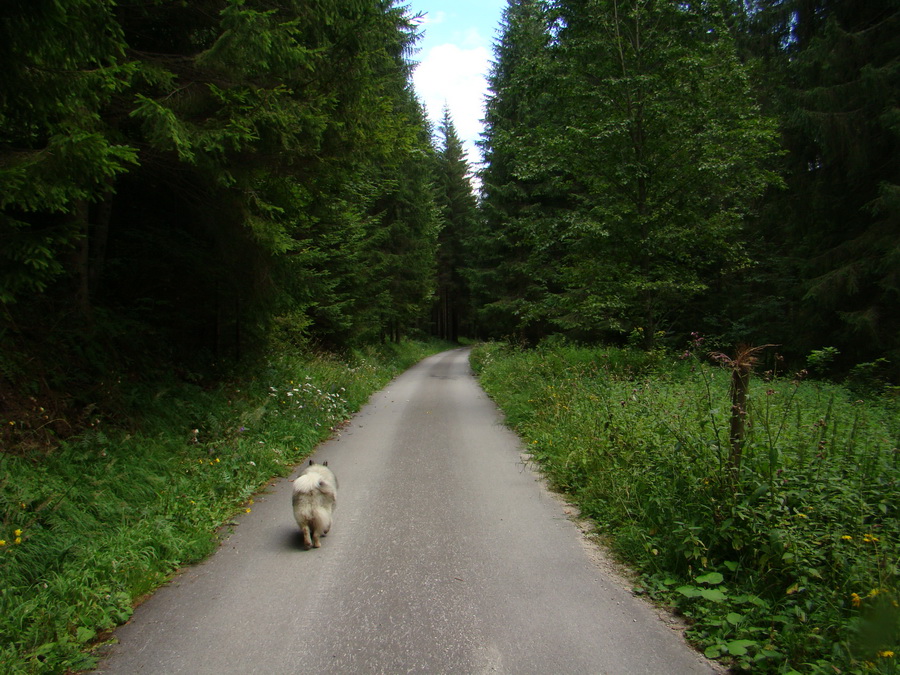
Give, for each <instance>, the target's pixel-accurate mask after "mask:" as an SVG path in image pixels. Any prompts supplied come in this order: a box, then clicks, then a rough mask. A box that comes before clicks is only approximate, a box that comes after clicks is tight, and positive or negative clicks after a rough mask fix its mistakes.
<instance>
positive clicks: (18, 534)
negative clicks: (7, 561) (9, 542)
mask: <svg viewBox="0 0 900 675" xmlns="http://www.w3.org/2000/svg"><path fill="white" fill-rule="evenodd" d="M13 534H14V535H16V536H17V537H21V536H22V530H16V531H15V532H13Z"/></svg>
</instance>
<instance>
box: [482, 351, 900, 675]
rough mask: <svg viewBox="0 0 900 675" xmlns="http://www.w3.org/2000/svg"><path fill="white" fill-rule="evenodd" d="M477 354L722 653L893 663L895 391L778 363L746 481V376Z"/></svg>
mask: <svg viewBox="0 0 900 675" xmlns="http://www.w3.org/2000/svg"><path fill="white" fill-rule="evenodd" d="M698 339H699V338H698ZM692 348H693V346H692ZM472 363H473V367H474V368H475V370H476V371H477V372H478V373H479V376H480V379H481V382H482V384H483V385H484V387H485V388H486V390H487V391H488V393H489V394H490V395H491V396H492V397H493V398H494V399H495V400H496V401H497V402H498V404H499V405H500V406H501V407H502V408H503V409H504V411H505V412H506V414H507V419H508V420H509V423H510V424H511V425H512V426H513V427H514V428H516V429H517V431H518V432H519V433H520V434H521V435H522V437H523V439H524V441H525V442H526V443H527V445H528V448H529V450H530V452H531V455H532V457H533V458H534V459H535V461H537V462H538V463H539V465H540V467H541V468H542V470H543V471H544V472H545V473H546V475H547V476H548V478H549V480H550V481H551V482H552V483H553V484H554V485H555V486H557V487H558V488H560V489H562V490H564V491H565V492H566V493H567V494H569V495H570V496H571V498H572V499H574V500H575V501H576V503H577V504H578V506H579V508H580V509H581V511H582V513H584V514H586V515H588V516H589V517H591V518H592V519H594V521H595V522H596V524H597V526H598V528H599V530H600V531H601V532H603V533H605V534H607V535H608V536H609V537H610V538H611V541H612V545H613V547H614V549H615V550H616V551H617V552H619V553H620V554H621V555H622V556H623V558H624V559H626V560H627V561H628V562H629V563H630V564H631V565H633V566H634V567H635V568H636V569H637V570H639V571H640V572H641V574H642V582H641V587H642V588H643V590H644V592H647V593H650V594H651V595H653V596H654V597H658V598H660V599H665V600H667V601H668V602H670V603H672V604H674V605H675V606H677V607H678V609H679V610H680V611H681V612H683V613H684V614H685V615H686V616H687V617H689V618H690V620H691V624H692V625H691V628H690V631H689V636H690V637H691V639H693V640H695V641H696V642H697V643H698V644H699V645H701V646H702V648H703V649H704V650H706V653H707V655H708V656H711V657H714V658H719V657H722V658H726V659H728V660H731V661H732V662H733V663H734V664H735V665H737V666H738V667H740V668H745V669H749V670H752V671H753V672H788V671H790V670H792V669H793V670H795V671H797V672H822V669H823V668H825V667H826V664H830V665H833V666H835V667H838V668H841V669H842V670H843V671H844V672H879V671H880V672H891V670H890V668H891V667H892V666H891V664H892V663H893V661H891V660H890V659H889V658H887V657H879V654H880V653H887V652H890V651H894V652H897V651H898V647H900V613H898V611H897V609H896V605H897V603H898V602H900V568H898V564H897V561H898V560H900V512H898V510H897V504H896V491H897V486H898V480H900V465H898V463H897V453H896V447H897V442H898V438H900V436H898V434H900V427H898V419H900V416H898V414H897V413H898V411H897V407H896V401H894V400H893V399H890V398H883V399H873V400H870V401H866V402H864V401H860V400H858V396H857V395H855V394H851V393H850V392H848V391H847V390H846V389H844V388H842V387H840V386H837V385H833V384H828V383H821V382H812V381H809V382H801V381H799V380H796V379H792V378H790V377H784V376H778V375H777V374H774V373H766V374H765V375H763V376H761V377H758V378H756V379H754V380H752V381H751V385H750V389H749V394H748V404H747V405H748V409H747V419H746V437H745V443H744V447H743V459H742V463H741V465H740V472H739V474H738V476H737V479H736V481H735V480H734V479H733V478H732V477H731V475H730V472H729V471H728V467H729V463H728V462H729V454H730V439H729V418H730V414H731V410H730V407H731V405H730V397H729V379H730V373H729V372H727V371H725V370H723V369H721V368H717V367H714V366H712V365H707V364H704V363H701V362H699V361H698V360H696V359H695V358H693V357H692V356H690V354H683V355H682V357H680V358H679V357H676V356H673V355H665V354H664V353H662V352H654V353H649V354H648V353H645V352H639V351H632V350H630V349H629V350H622V349H615V348H596V347H595V348H588V347H573V346H567V345H565V344H560V343H557V344H554V345H550V344H548V345H547V346H540V347H538V348H537V349H534V350H530V351H522V350H518V349H514V348H511V347H508V346H504V345H500V344H493V343H492V344H487V345H482V346H479V347H477V348H476V349H475V351H474V352H473V355H472ZM866 664H872V665H871V666H869V665H866ZM829 667H830V666H829ZM867 669H868V670H867Z"/></svg>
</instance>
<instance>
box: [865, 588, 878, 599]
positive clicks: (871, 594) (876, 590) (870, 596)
mask: <svg viewBox="0 0 900 675" xmlns="http://www.w3.org/2000/svg"><path fill="white" fill-rule="evenodd" d="M879 593H881V589H880V588H873V589H872V590H871V591H869V592H868V594H867V595H866V597H867V598H874V597H875V596H877V595H878V594H879Z"/></svg>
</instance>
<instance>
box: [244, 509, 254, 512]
mask: <svg viewBox="0 0 900 675" xmlns="http://www.w3.org/2000/svg"><path fill="white" fill-rule="evenodd" d="M252 510H253V509H244V513H250V512H251V511H252Z"/></svg>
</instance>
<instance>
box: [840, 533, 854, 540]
mask: <svg viewBox="0 0 900 675" xmlns="http://www.w3.org/2000/svg"><path fill="white" fill-rule="evenodd" d="M841 539H843V540H844V541H853V537H851V536H850V535H849V534H845V535H844V536H843V537H841Z"/></svg>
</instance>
